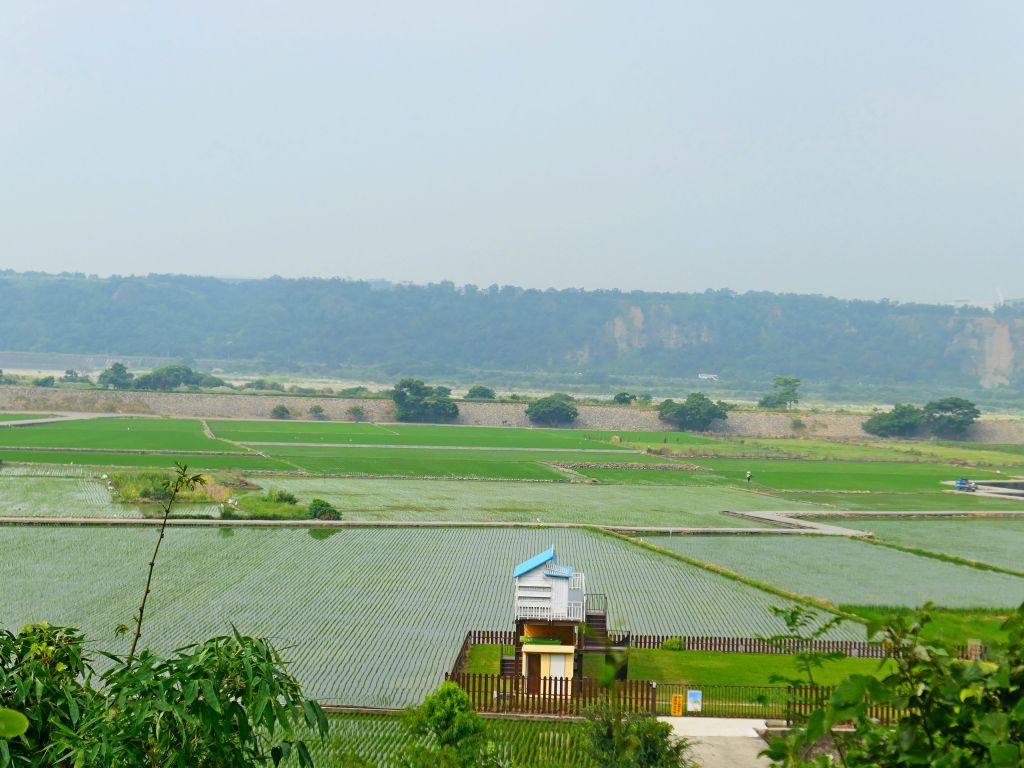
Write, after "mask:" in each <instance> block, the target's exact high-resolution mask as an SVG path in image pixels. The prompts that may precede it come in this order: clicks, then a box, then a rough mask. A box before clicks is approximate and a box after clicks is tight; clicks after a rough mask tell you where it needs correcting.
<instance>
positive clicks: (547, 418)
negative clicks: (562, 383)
mask: <svg viewBox="0 0 1024 768" xmlns="http://www.w3.org/2000/svg"><path fill="white" fill-rule="evenodd" d="M579 413H580V412H579V409H578V408H577V407H576V406H575V405H573V404H572V403H571V402H569V401H568V400H565V399H563V397H559V396H558V395H557V394H556V395H548V396H547V397H542V398H541V399H540V400H534V401H533V402H532V403H530V404H529V405H528V406H526V418H528V419H529V420H530V421H532V422H533V423H534V424H550V425H559V424H572V423H573V422H574V421H576V417H577V416H579Z"/></svg>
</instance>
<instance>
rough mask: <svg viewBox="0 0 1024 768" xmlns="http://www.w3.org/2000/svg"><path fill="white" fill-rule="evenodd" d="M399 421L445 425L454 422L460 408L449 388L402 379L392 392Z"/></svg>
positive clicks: (417, 380)
mask: <svg viewBox="0 0 1024 768" xmlns="http://www.w3.org/2000/svg"><path fill="white" fill-rule="evenodd" d="M391 399H392V400H393V401H394V403H395V415H396V416H397V417H398V420H399V421H412V422H421V423H422V422H427V423H443V422H446V421H454V420H455V419H456V418H457V417H458V415H459V406H458V405H456V404H455V401H454V400H452V391H451V390H450V389H448V387H440V386H436V387H431V386H427V385H426V384H424V383H423V382H422V381H420V380H419V379H402V380H401V381H399V382H398V384H397V385H396V386H395V388H394V390H392V392H391Z"/></svg>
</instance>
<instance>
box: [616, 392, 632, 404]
mask: <svg viewBox="0 0 1024 768" xmlns="http://www.w3.org/2000/svg"><path fill="white" fill-rule="evenodd" d="M635 401H636V395H632V394H630V393H629V392H617V393H616V394H615V396H614V397H613V398H612V402H613V403H615V404H616V405H629V404H630V403H633V402H635Z"/></svg>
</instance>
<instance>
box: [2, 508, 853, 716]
mask: <svg viewBox="0 0 1024 768" xmlns="http://www.w3.org/2000/svg"><path fill="white" fill-rule="evenodd" d="M0 537H2V541H3V548H4V554H5V557H3V558H0V583H3V584H4V585H5V587H6V591H7V593H8V594H9V595H13V597H11V598H9V599H7V600H6V601H5V606H4V615H3V617H2V619H0V620H2V621H3V623H4V624H5V625H6V626H15V627H17V626H21V625H23V624H25V623H26V622H29V621H36V620H40V619H46V620H47V621H50V622H51V623H55V624H69V625H72V626H79V627H82V628H83V629H84V630H85V631H86V633H87V635H88V636H89V637H90V638H91V639H92V640H94V641H95V642H96V644H97V647H100V648H108V649H110V650H114V651H124V650H125V649H126V641H127V639H126V638H123V637H122V638H115V637H114V628H115V627H116V626H117V625H118V624H120V623H127V622H128V621H130V619H131V616H132V613H133V612H134V610H135V607H136V601H137V600H138V598H139V596H140V594H141V590H142V588H143V583H144V579H145V564H146V561H147V559H148V557H149V554H150V552H151V551H152V550H151V546H152V544H153V542H154V537H155V531H154V530H152V529H118V530H116V531H113V530H110V529H105V528H102V527H95V528H84V529H83V528H65V527H60V528H58V527H25V526H21V527H19V526H11V527H5V528H2V529H0ZM549 546H554V547H556V549H557V551H558V553H559V556H560V558H561V560H562V561H563V562H566V563H572V564H574V565H576V566H577V567H578V568H579V569H580V570H581V571H583V572H584V573H586V576H587V590H588V591H589V592H604V593H607V594H608V595H609V614H610V616H609V623H610V626H611V628H613V629H616V628H622V629H630V630H632V631H635V632H641V633H680V634H707V635H725V636H730V635H739V636H751V635H757V634H772V633H774V632H776V631H779V630H780V629H781V625H780V623H779V621H778V619H776V618H775V617H774V616H773V615H772V614H771V612H770V610H769V608H770V606H773V605H785V604H786V602H787V601H786V600H784V599H783V598H780V597H778V596H776V595H772V594H770V593H767V592H764V591H761V590H759V589H757V588H755V587H752V586H748V585H746V584H742V583H739V582H736V581H734V580H731V579H728V578H726V577H724V576H720V575H717V574H714V573H710V572H708V571H705V570H703V569H700V568H697V567H695V566H690V565H687V564H685V563H681V562H679V561H678V560H675V559H673V558H671V557H668V556H665V555H661V554H657V553H654V552H651V551H649V550H646V549H643V548H641V547H636V546H634V545H632V544H630V543H628V542H623V541H621V540H620V539H617V538H614V537H611V536H607V535H602V534H598V533H592V532H588V531H585V530H580V529H572V530H542V529H507V528H498V529H468V528H451V529H447V528H446V529H437V528H431V529H395V528H390V529H382V528H354V529H335V530H334V531H322V530H293V529H289V530H265V529H255V528H227V527H225V528H220V529H206V528H203V529H197V528H175V529H172V530H171V531H169V532H168V535H167V539H166V540H165V542H164V545H163V548H162V549H161V552H160V561H159V563H158V565H157V570H156V577H155V583H154V589H153V593H152V595H151V598H150V603H149V607H148V609H147V623H146V627H145V632H144V634H143V641H144V642H145V643H146V644H147V645H151V646H153V647H154V648H156V649H162V650H165V651H166V650H169V649H171V648H174V647H177V646H178V645H181V644H183V643H186V642H189V641H192V640H198V639H201V638H206V637H210V636H213V635H216V634H220V633H223V632H224V631H226V630H228V629H229V625H230V624H234V625H235V626H237V627H238V628H239V630H240V631H242V632H246V633H249V634H256V635H261V636H266V637H269V638H271V639H272V640H273V641H274V642H275V643H276V644H277V645H278V646H279V647H281V648H283V649H285V651H284V655H285V657H286V658H287V659H289V660H290V661H292V662H294V667H293V669H294V671H295V673H296V675H297V676H298V677H299V679H300V680H302V681H303V684H304V686H305V689H306V691H307V692H308V693H309V694H310V695H312V696H314V697H316V698H319V699H322V700H325V701H335V702H342V703H346V704H363V705H383V706H402V705H405V704H409V703H412V702H414V701H417V700H419V699H421V698H422V696H423V695H424V694H426V693H427V692H429V691H430V690H431V689H432V688H434V687H435V686H436V685H437V684H438V683H439V682H440V681H441V680H442V679H443V673H444V671H445V670H446V669H448V668H449V667H450V665H451V663H452V661H453V659H454V657H455V654H456V652H457V651H458V649H459V646H460V645H461V643H462V640H463V638H464V636H465V633H466V631H467V630H469V629H472V628H477V629H506V628H510V627H511V626H512V615H513V613H512V599H513V591H512V582H511V573H512V569H513V567H514V566H515V564H516V563H517V562H520V561H522V560H524V559H526V558H528V557H530V556H531V555H533V554H535V553H537V552H539V551H542V550H543V549H545V548H546V547H549ZM835 636H836V637H837V638H842V639H862V638H863V629H862V628H858V627H853V626H850V627H843V628H840V629H839V630H837V631H836V633H835Z"/></svg>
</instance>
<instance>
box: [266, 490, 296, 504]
mask: <svg viewBox="0 0 1024 768" xmlns="http://www.w3.org/2000/svg"><path fill="white" fill-rule="evenodd" d="M267 501H276V502H277V503H278V504H298V503H299V497H298V496H296V495H295V494H294V493H292V492H291V491H285V490H283V489H281V488H271V489H270V490H269V491H267Z"/></svg>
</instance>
